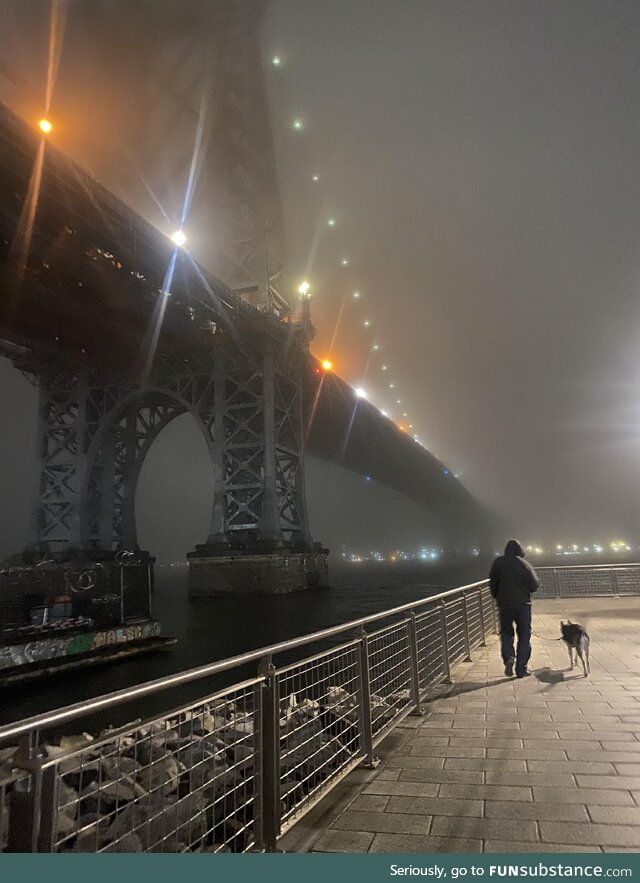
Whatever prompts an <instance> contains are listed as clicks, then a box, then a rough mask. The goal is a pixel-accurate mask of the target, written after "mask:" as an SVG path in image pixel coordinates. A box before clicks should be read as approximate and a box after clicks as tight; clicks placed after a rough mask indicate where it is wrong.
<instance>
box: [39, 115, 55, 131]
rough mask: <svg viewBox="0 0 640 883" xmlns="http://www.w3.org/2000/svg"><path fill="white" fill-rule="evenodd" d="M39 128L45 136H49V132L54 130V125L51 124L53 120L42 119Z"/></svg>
mask: <svg viewBox="0 0 640 883" xmlns="http://www.w3.org/2000/svg"><path fill="white" fill-rule="evenodd" d="M38 127H39V128H40V131H41V132H44V134H45V135H48V134H49V132H50V131H51V130H52V129H53V124H52V123H51V120H44V119H42V120H40V122H39V123H38Z"/></svg>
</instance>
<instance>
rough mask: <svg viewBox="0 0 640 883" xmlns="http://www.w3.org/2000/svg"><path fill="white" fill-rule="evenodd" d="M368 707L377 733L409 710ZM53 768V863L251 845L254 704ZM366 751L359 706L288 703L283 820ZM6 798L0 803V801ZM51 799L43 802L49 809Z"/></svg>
mask: <svg viewBox="0 0 640 883" xmlns="http://www.w3.org/2000/svg"><path fill="white" fill-rule="evenodd" d="M407 698H408V697H407V696H406V695H405V694H404V692H403V693H402V694H396V695H395V696H393V697H391V698H390V700H389V702H387V701H385V700H384V699H382V698H381V697H379V696H372V714H373V718H374V720H375V721H376V729H380V728H381V727H382V726H384V725H385V724H386V722H387V721H388V720H390V719H391V718H392V717H393V716H394V713H395V709H396V707H397V706H395V705H394V703H396V702H398V701H401V702H404V701H406V700H407ZM42 748H43V754H44V756H45V759H44V761H43V762H44V765H45V769H46V768H47V764H48V762H49V761H54V766H55V768H56V772H57V775H56V777H55V780H56V792H57V793H56V794H55V795H54V816H55V825H54V828H55V831H54V833H53V835H52V848H53V850H54V851H57V852H97V851H101V852H191V851H197V852H202V851H204V852H219V851H224V852H243V851H245V850H247V849H250V848H252V846H253V843H254V838H255V831H254V828H255V825H254V815H255V814H254V794H255V778H256V773H255V766H256V757H257V751H258V747H257V746H256V745H255V744H254V712H253V710H252V709H251V708H250V707H249V706H248V705H247V701H246V697H243V698H241V699H240V700H238V699H236V700H231V699H219V700H216V701H214V702H212V703H205V704H203V705H200V706H198V707H197V708H195V709H192V710H191V711H188V712H183V713H182V714H180V715H177V716H174V717H170V718H166V719H161V720H156V721H153V722H151V723H145V724H141V723H138V722H136V723H133V724H131V725H130V726H129V727H127V728H124V729H123V728H120V729H118V730H117V731H116V730H110V729H109V730H105V731H103V732H101V733H99V734H96V735H92V734H90V733H82V734H79V735H66V736H62V737H60V738H59V739H56V740H51V741H47V740H46V739H45V740H43V743H42ZM358 750H359V742H358V708H357V703H356V698H355V696H354V695H351V694H349V693H348V692H347V691H346V690H344V689H343V688H341V687H329V688H328V689H327V690H326V692H325V694H324V695H323V697H322V698H321V699H319V700H316V699H310V698H300V697H299V696H297V695H296V694H294V693H292V694H290V695H289V696H288V697H287V698H286V700H284V701H282V702H281V703H280V760H281V765H280V768H281V801H282V815H283V816H284V815H285V814H286V813H288V812H289V811H291V810H292V809H294V807H296V806H297V805H298V804H300V803H301V802H302V801H303V800H304V798H305V796H306V795H308V794H309V793H311V792H313V791H315V790H316V789H317V788H318V786H319V785H321V784H322V783H323V782H324V781H325V780H326V779H328V778H330V777H331V775H332V774H334V773H335V772H336V771H337V770H339V769H341V768H342V767H344V766H345V765H346V764H348V763H349V762H350V761H351V760H352V758H353V756H354V754H355V753H357V751H358ZM16 751H17V748H16V746H12V747H9V748H3V749H0V783H1V782H2V781H3V780H7V779H10V778H11V777H12V776H13V777H14V778H15V779H16V780H15V781H14V782H13V784H12V785H9V786H8V787H6V788H5V789H4V790H5V803H4V807H3V808H2V811H1V812H0V821H1V824H0V849H1V850H4V849H6V847H7V838H8V830H9V819H10V813H11V791H12V790H15V791H17V792H19V791H20V790H22V789H23V788H24V787H25V784H26V781H25V779H22V780H21V779H20V778H19V777H18V778H16V777H15V775H14V772H13V771H14V770H15V768H16V767H15V763H14V761H15V755H16ZM0 793H2V792H1V791H0ZM44 799H45V800H46V795H45V798H44Z"/></svg>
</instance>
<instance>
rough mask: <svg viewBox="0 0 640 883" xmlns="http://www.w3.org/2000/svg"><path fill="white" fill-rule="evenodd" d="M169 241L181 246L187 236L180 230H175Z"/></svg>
mask: <svg viewBox="0 0 640 883" xmlns="http://www.w3.org/2000/svg"><path fill="white" fill-rule="evenodd" d="M171 241H172V242H174V243H175V244H176V245H178V246H180V247H182V246H183V245H184V244H185V242H186V241H187V237H186V236H185V234H184V233H183V231H182V230H176V232H175V233H172V234H171Z"/></svg>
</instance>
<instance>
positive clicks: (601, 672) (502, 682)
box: [283, 598, 640, 852]
mask: <svg viewBox="0 0 640 883" xmlns="http://www.w3.org/2000/svg"><path fill="white" fill-rule="evenodd" d="M567 617H569V618H571V619H572V620H573V621H574V622H580V623H581V624H583V625H585V626H586V628H587V629H588V631H589V634H590V637H591V662H592V674H591V676H590V677H589V678H586V679H585V678H584V677H583V676H582V669H580V670H578V669H574V671H573V672H570V671H568V665H569V658H568V654H567V651H566V649H565V645H564V643H562V642H555V641H554V640H553V639H554V638H556V637H557V636H558V634H559V621H560V619H561V618H565V619H566V618H567ZM639 626H640V598H617V599H604V598H602V599H600V598H598V599H572V600H560V601H540V602H538V603H537V604H536V605H535V611H534V626H533V627H534V629H535V631H536V633H537V635H539V636H540V637H539V638H538V637H535V638H534V642H533V657H532V660H531V668H532V670H533V671H534V672H535V674H534V676H532V677H530V678H526V679H523V680H519V681H516V680H513V679H507V678H505V677H504V674H503V669H502V664H501V662H500V659H499V653H498V646H497V640H496V639H495V638H492V639H491V641H490V643H489V646H488V647H487V648H480V649H479V650H477V651H475V653H474V659H473V662H471V663H462V664H460V665H459V666H457V667H456V669H455V670H454V672H453V678H454V681H455V683H454V684H453V686H449V687H441V688H439V689H438V690H437V691H436V693H434V695H433V697H432V700H431V701H430V702H429V703H427V704H426V705H425V715H424V717H422V718H417V717H409V718H407V719H406V720H405V722H404V723H403V724H401V725H400V727H398V728H397V729H396V730H395V732H394V733H393V734H391V736H389V737H388V738H387V739H386V740H385V742H384V743H382V744H381V745H380V747H379V751H378V753H379V754H380V756H381V758H382V763H381V764H380V766H379V767H378V768H377V769H376V770H375V771H364V770H357V771H355V773H353V774H352V775H351V776H350V777H349V778H348V779H347V780H346V781H345V783H343V785H342V786H340V788H339V789H336V791H334V793H333V794H332V795H331V796H329V797H328V798H327V799H326V800H325V801H323V802H322V803H321V804H320V805H319V806H318V807H317V808H316V810H314V811H313V812H312V813H310V814H309V816H307V818H306V819H303V820H302V821H301V822H300V824H299V825H298V826H297V827H296V828H295V829H293V830H292V831H291V832H290V834H289V835H287V838H286V839H285V842H284V843H283V846H284V847H285V849H292V850H297V851H319V852H514V851H515V852H600V851H604V852H621V851H630V852H637V851H638V849H640V640H639V631H640V629H639ZM542 639H545V640H542Z"/></svg>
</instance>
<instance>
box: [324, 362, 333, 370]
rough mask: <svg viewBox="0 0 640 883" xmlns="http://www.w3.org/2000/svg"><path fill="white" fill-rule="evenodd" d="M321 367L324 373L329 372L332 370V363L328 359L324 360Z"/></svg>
mask: <svg viewBox="0 0 640 883" xmlns="http://www.w3.org/2000/svg"><path fill="white" fill-rule="evenodd" d="M322 367H323V368H324V370H325V371H331V369H332V368H333V362H332V361H331V360H330V359H324V360H323V362H322Z"/></svg>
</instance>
